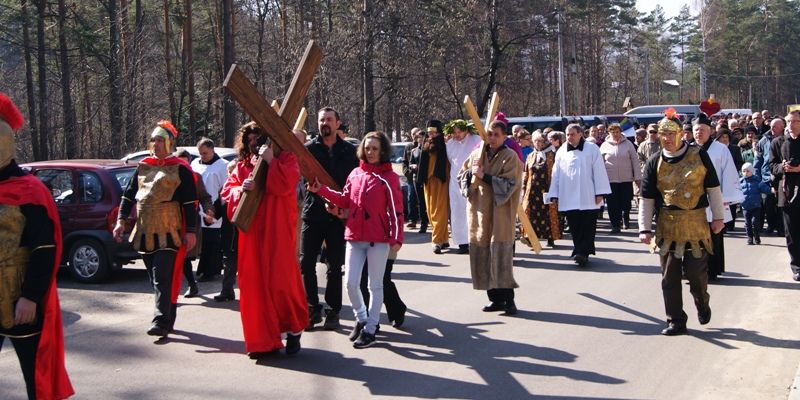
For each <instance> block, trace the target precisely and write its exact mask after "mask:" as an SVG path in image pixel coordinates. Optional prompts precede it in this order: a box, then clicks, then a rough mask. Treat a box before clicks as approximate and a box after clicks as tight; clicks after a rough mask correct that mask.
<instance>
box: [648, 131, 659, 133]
mask: <svg viewBox="0 0 800 400" xmlns="http://www.w3.org/2000/svg"><path fill="white" fill-rule="evenodd" d="M647 133H658V131H647Z"/></svg>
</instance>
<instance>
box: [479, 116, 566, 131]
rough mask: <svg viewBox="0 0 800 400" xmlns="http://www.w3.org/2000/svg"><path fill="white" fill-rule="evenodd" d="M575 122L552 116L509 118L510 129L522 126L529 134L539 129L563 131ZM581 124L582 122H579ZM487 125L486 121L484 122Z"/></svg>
mask: <svg viewBox="0 0 800 400" xmlns="http://www.w3.org/2000/svg"><path fill="white" fill-rule="evenodd" d="M570 122H573V120H572V119H571V118H568V117H559V116H550V117H512V118H508V127H509V129H511V127H513V126H514V125H522V127H523V128H525V129H526V130H527V131H528V132H533V131H535V130H537V129H541V130H544V129H546V128H552V129H553V130H556V131H563V130H564V128H566V127H567V125H569V123H570ZM578 122H580V121H578ZM484 123H485V121H484Z"/></svg>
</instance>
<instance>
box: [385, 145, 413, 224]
mask: <svg viewBox="0 0 800 400" xmlns="http://www.w3.org/2000/svg"><path fill="white" fill-rule="evenodd" d="M410 143H411V142H394V143H392V155H391V156H390V158H391V161H392V169H393V170H394V172H395V173H396V174H397V176H398V177H399V178H400V190H401V191H402V192H403V210H404V211H405V213H406V215H408V179H407V178H406V176H405V175H403V155H404V153H405V151H406V146H408V145H409V144H410Z"/></svg>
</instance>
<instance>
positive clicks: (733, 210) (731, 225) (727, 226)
mask: <svg viewBox="0 0 800 400" xmlns="http://www.w3.org/2000/svg"><path fill="white" fill-rule="evenodd" d="M728 208H729V209H730V210H731V217H732V219H731V220H730V221H728V222H726V223H725V229H726V230H729V231H733V230H734V229H735V228H736V213H737V212H739V205H738V204H730V205H728Z"/></svg>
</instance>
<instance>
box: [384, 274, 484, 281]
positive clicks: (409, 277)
mask: <svg viewBox="0 0 800 400" xmlns="http://www.w3.org/2000/svg"><path fill="white" fill-rule="evenodd" d="M392 279H393V280H401V281H421V282H453V283H472V279H470V278H459V277H456V276H443V275H432V274H420V273H418V272H392Z"/></svg>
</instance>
